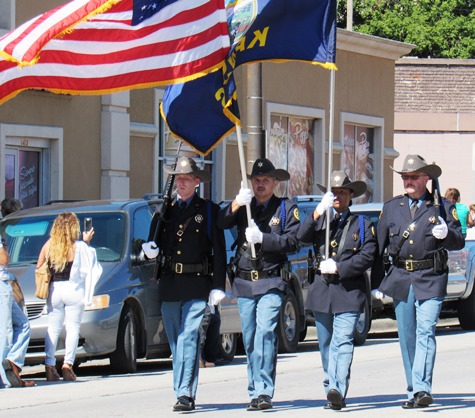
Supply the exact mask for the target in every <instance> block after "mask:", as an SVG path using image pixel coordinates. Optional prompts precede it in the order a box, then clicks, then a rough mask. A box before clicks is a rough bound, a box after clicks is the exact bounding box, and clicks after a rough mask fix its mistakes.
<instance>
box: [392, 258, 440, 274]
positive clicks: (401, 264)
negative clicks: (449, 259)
mask: <svg viewBox="0 0 475 418" xmlns="http://www.w3.org/2000/svg"><path fill="white" fill-rule="evenodd" d="M393 265H395V266H396V267H398V268H401V269H405V270H407V271H414V270H423V269H430V268H432V267H434V259H432V258H428V259H426V260H402V259H400V258H398V259H397V260H394V261H393Z"/></svg>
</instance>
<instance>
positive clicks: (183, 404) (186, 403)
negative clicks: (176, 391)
mask: <svg viewBox="0 0 475 418" xmlns="http://www.w3.org/2000/svg"><path fill="white" fill-rule="evenodd" d="M194 409H195V401H194V400H193V399H192V398H190V397H189V396H180V397H179V398H178V400H177V402H176V404H175V406H174V407H173V410H174V411H193V410H194Z"/></svg>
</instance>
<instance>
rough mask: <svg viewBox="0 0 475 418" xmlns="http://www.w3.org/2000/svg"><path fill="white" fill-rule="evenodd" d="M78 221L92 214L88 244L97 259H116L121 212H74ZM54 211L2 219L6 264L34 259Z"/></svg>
mask: <svg viewBox="0 0 475 418" xmlns="http://www.w3.org/2000/svg"><path fill="white" fill-rule="evenodd" d="M77 216H78V218H79V222H80V225H81V230H82V229H83V225H84V218H86V217H90V218H92V226H93V227H94V237H93V239H92V242H91V245H92V246H93V247H94V248H95V249H96V252H97V258H98V260H99V261H100V262H101V261H102V262H104V261H119V260H120V259H121V258H122V254H123V252H124V243H125V233H126V232H125V225H126V222H125V215H124V214H123V213H119V212H110V213H81V214H77ZM55 218H56V215H51V216H32V217H28V218H26V217H25V218H11V219H5V220H4V221H3V222H2V224H1V226H0V234H1V235H2V237H3V238H4V239H5V240H6V243H7V245H8V252H9V254H10V265H15V264H22V263H35V264H36V262H37V261H38V256H39V254H40V251H41V247H42V246H43V244H44V243H45V242H46V241H47V240H48V238H49V236H50V231H51V227H52V226H53V222H54V219H55Z"/></svg>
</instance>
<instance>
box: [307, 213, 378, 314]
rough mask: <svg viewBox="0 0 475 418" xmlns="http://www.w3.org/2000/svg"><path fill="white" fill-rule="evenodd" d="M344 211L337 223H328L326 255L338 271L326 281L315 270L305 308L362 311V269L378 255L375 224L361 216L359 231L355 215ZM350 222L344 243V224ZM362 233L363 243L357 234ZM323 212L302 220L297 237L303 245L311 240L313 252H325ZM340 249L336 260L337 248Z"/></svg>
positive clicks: (364, 288)
mask: <svg viewBox="0 0 475 418" xmlns="http://www.w3.org/2000/svg"><path fill="white" fill-rule="evenodd" d="M350 215H351V214H350V211H348V212H347V214H346V216H345V218H344V219H342V220H341V221H340V222H339V223H338V224H335V225H334V223H333V222H332V223H331V234H330V237H331V239H330V242H331V243H332V245H330V247H329V250H330V251H329V255H330V256H331V257H332V258H333V259H335V261H336V264H337V270H338V274H337V275H335V276H336V277H335V278H334V281H333V282H332V283H330V284H326V283H324V282H323V281H322V279H321V274H320V273H319V272H317V274H316V275H315V280H314V282H313V283H312V284H311V285H310V288H309V291H308V295H307V302H306V308H307V309H310V310H312V311H318V312H326V313H342V312H362V311H363V307H364V303H365V299H366V292H367V291H369V283H367V279H366V277H365V274H364V273H365V271H366V270H368V269H369V268H370V267H371V266H372V265H373V263H374V260H375V258H376V255H377V242H376V237H375V231H374V225H373V222H372V221H371V220H369V219H368V218H365V217H363V222H364V226H363V230H364V231H360V222H359V217H358V216H354V215H352V216H350ZM348 222H350V224H349V227H348V232H347V234H346V237H345V240H344V242H342V241H341V240H342V238H343V237H342V235H343V230H344V228H345V225H346V224H347V223H348ZM363 234H364V238H363V242H361V239H360V236H361V235H363ZM325 235H326V215H325V214H324V215H323V216H321V217H320V218H319V219H318V220H316V221H315V220H314V219H313V216H312V215H309V216H307V218H305V220H304V221H303V222H302V225H301V227H300V230H299V232H298V239H299V240H300V241H301V243H302V244H303V245H305V244H307V245H308V244H309V243H313V244H314V248H315V249H316V250H315V251H316V253H317V254H318V253H320V254H321V255H324V254H325V250H324V248H325ZM340 247H342V248H341V251H340V256H339V259H338V260H337V259H336V257H337V255H338V251H339V248H340Z"/></svg>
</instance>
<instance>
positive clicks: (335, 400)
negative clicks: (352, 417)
mask: <svg viewBox="0 0 475 418" xmlns="http://www.w3.org/2000/svg"><path fill="white" fill-rule="evenodd" d="M327 400H328V402H330V403H331V409H333V410H335V411H339V410H340V409H341V408H343V396H341V393H340V392H338V391H337V390H336V389H330V390H329V391H328V393H327Z"/></svg>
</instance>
